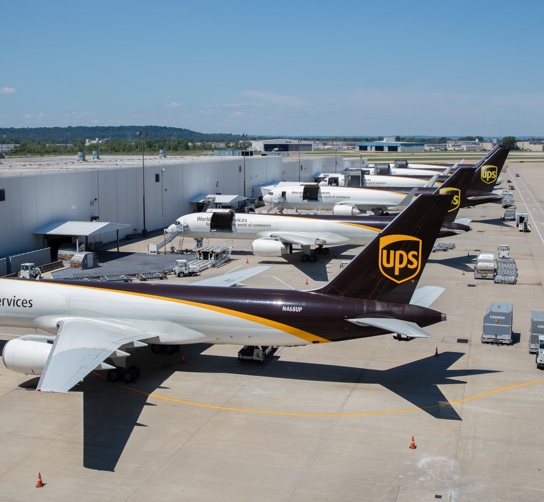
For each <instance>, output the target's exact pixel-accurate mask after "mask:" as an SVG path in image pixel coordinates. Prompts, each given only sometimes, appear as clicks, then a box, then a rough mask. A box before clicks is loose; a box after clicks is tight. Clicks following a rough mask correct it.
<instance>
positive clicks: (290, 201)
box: [263, 186, 406, 210]
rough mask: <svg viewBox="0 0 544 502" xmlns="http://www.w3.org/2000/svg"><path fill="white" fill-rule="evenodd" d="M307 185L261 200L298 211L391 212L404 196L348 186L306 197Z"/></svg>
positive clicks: (279, 190) (322, 189) (276, 191)
mask: <svg viewBox="0 0 544 502" xmlns="http://www.w3.org/2000/svg"><path fill="white" fill-rule="evenodd" d="M308 194H309V190H308V186H306V187H303V186H288V187H283V188H282V187H278V188H274V189H273V190H271V191H270V192H269V193H268V194H267V195H265V196H264V197H263V201H264V202H265V203H266V204H273V203H274V202H275V201H277V200H281V201H282V204H281V205H282V207H283V208H286V209H289V208H295V207H296V208H299V209H317V208H321V209H325V210H330V209H333V208H334V207H335V206H338V205H348V206H355V207H357V208H359V209H362V210H374V209H381V210H394V209H396V208H398V207H399V205H400V204H401V202H402V201H403V200H404V199H405V197H406V194H405V193H401V192H393V191H388V190H375V189H371V188H352V187H319V188H318V190H317V191H315V193H313V194H311V195H310V196H309V197H308Z"/></svg>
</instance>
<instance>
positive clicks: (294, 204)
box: [263, 145, 510, 215]
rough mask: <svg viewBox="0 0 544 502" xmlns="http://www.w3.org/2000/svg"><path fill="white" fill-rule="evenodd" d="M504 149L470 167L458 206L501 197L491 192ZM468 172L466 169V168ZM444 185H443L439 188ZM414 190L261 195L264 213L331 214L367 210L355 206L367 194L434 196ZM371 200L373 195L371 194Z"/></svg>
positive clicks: (285, 190)
mask: <svg viewBox="0 0 544 502" xmlns="http://www.w3.org/2000/svg"><path fill="white" fill-rule="evenodd" d="M509 151H510V149H509V148H508V147H505V146H502V145H497V146H496V147H495V148H493V149H492V150H491V151H490V152H489V153H488V154H487V155H486V156H485V157H484V158H483V159H482V160H480V162H478V164H476V165H475V166H473V167H472V169H473V173H474V174H473V178H472V180H471V183H470V186H469V188H468V190H467V192H466V194H463V199H462V201H461V207H468V206H474V205H478V204H484V203H487V202H497V201H499V200H500V199H501V198H502V194H498V193H494V192H493V188H494V187H495V184H496V183H497V180H498V178H499V174H500V172H501V169H502V167H503V165H504V162H505V161H506V157H507V156H508V152H509ZM469 169H470V168H469ZM442 186H444V184H443V185H442ZM413 190H414V189H411V188H407V187H403V186H397V187H389V186H388V187H374V188H372V189H366V188H358V187H335V186H331V187H319V186H318V185H304V186H296V187H292V186H290V187H289V186H288V187H276V188H274V189H272V190H271V191H269V192H268V194H267V195H265V196H263V201H264V202H265V204H269V205H270V208H269V209H268V212H269V211H271V210H273V209H275V208H277V209H279V210H281V209H282V208H291V209H292V208H298V209H332V212H333V214H343V215H346V214H358V212H359V211H360V210H368V204H367V206H366V207H365V206H364V205H362V204H359V203H360V202H361V201H364V200H365V197H366V195H367V193H368V192H369V191H370V192H380V191H383V192H384V193H388V194H389V193H395V194H397V196H399V195H398V194H401V193H404V194H407V196H410V195H416V194H423V193H434V191H435V190H436V189H435V188H434V187H419V188H417V191H416V192H414V191H413ZM373 197H376V198H377V196H376V195H375V194H373ZM370 210H372V211H373V212H375V213H379V212H380V211H382V212H383V211H387V210H388V209H384V208H383V207H373V208H372V207H371V208H370Z"/></svg>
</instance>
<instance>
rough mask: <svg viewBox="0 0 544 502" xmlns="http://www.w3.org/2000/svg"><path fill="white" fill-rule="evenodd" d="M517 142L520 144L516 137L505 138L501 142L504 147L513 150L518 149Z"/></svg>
mask: <svg viewBox="0 0 544 502" xmlns="http://www.w3.org/2000/svg"><path fill="white" fill-rule="evenodd" d="M517 142H518V140H517V138H516V137H515V136H505V137H504V138H502V140H501V143H502V144H503V145H504V146H507V147H509V148H512V149H516V148H517Z"/></svg>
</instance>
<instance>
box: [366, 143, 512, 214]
mask: <svg viewBox="0 0 544 502" xmlns="http://www.w3.org/2000/svg"><path fill="white" fill-rule="evenodd" d="M509 152H510V148H509V147H507V146H503V145H496V146H495V147H494V148H492V149H491V150H490V151H489V152H488V153H487V155H485V156H484V157H483V158H482V159H481V160H480V161H479V162H478V163H477V164H475V165H474V166H472V167H468V166H464V167H463V169H467V168H468V169H471V168H472V169H473V176H472V179H471V180H470V182H469V186H468V189H467V190H466V192H463V196H462V198H461V203H460V205H461V207H470V206H478V205H480V204H486V203H488V202H499V201H500V200H501V199H502V197H503V194H502V190H497V191H496V190H495V185H496V184H497V183H498V181H499V175H500V173H501V170H502V168H503V166H504V163H505V162H506V158H507V157H508V153H509ZM454 167H455V166H454ZM454 173H455V170H454ZM442 186H445V185H442ZM376 190H381V189H380V188H376ZM388 190H396V191H399V192H404V193H408V192H409V190H408V189H406V188H404V187H394V188H391V187H388ZM417 193H418V194H424V193H427V194H429V193H434V190H433V189H432V188H427V187H421V188H418V190H417Z"/></svg>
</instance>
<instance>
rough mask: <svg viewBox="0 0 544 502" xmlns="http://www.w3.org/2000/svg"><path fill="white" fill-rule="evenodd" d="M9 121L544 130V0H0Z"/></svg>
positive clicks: (245, 128)
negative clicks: (84, 0) (513, 0)
mask: <svg viewBox="0 0 544 502" xmlns="http://www.w3.org/2000/svg"><path fill="white" fill-rule="evenodd" d="M0 17H1V19H2V27H1V30H0V42H1V45H0V47H1V48H0V51H1V52H0V54H1V55H0V62H1V64H0V127H42V126H45V127H49V126H69V125H72V126H76V125H104V126H108V125H142V126H143V125H161V126H173V127H184V128H187V129H191V130H194V131H199V132H205V133H219V132H221V133H223V132H225V133H235V134H244V133H246V134H250V135H272V136H274V135H289V136H312V135H324V136H325V135H341V136H374V135H377V136H379V135H401V136H403V135H438V136H441V135H445V136H455V135H483V136H499V137H502V136H510V135H513V136H541V135H544V127H543V125H544V120H543V119H544V75H543V73H544V65H543V64H542V54H543V53H542V50H543V48H544V30H543V29H542V23H543V21H542V20H543V19H544V2H537V1H533V0H531V1H529V0H519V1H517V2H511V1H509V2H506V1H503V0H496V1H488V0H471V1H465V0H458V1H456V2H437V1H430V0H429V1H422V0H412V1H410V2H407V1H405V0H402V1H401V0H384V1H376V0H373V1H367V0H358V1H355V0H354V1H351V0H339V1H336V2H332V1H322V0H314V1H309V0H308V1H301V0H290V1H284V0H275V1H270V2H255V1H245V0H232V1H216V0H198V1H196V0H193V1H185V0H157V1H155V2H149V1H146V2H144V1H141V0H132V1H125V0H109V1H107V2H106V1H103V0H93V1H92V2H78V1H74V0H70V1H65V0H50V1H48V2H44V1H39V0H35V1H29V0H17V1H16V2H3V4H2V6H1V7H0Z"/></svg>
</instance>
